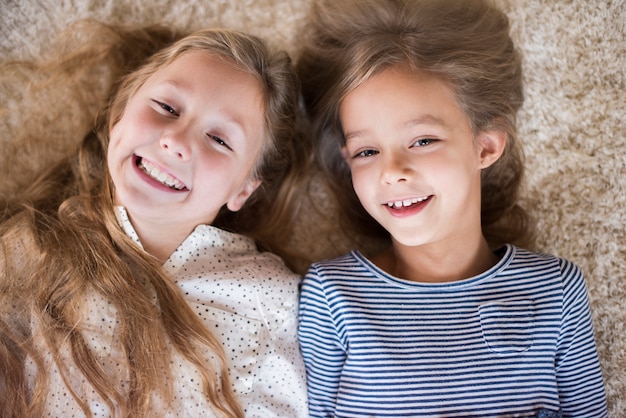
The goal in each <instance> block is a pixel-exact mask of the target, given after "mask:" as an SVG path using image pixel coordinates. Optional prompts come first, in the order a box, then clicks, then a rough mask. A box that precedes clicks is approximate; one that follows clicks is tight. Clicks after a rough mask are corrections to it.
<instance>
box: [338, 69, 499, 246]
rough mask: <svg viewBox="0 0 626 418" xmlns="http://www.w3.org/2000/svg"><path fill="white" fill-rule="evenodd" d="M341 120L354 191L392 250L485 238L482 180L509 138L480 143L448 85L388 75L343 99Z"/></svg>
mask: <svg viewBox="0 0 626 418" xmlns="http://www.w3.org/2000/svg"><path fill="white" fill-rule="evenodd" d="M340 119H341V124H342V128H343V131H344V135H345V138H346V146H345V147H344V148H343V152H344V156H345V158H346V161H347V163H348V165H349V166H350V170H351V172H352V181H353V186H354V189H355V192H356V194H357V196H358V197H359V200H360V201H361V203H362V204H363V207H364V208H365V210H367V212H368V213H369V214H370V215H371V216H372V217H373V218H374V219H376V221H378V222H379V223H380V224H381V225H382V226H383V227H384V228H385V229H386V230H387V231H389V233H390V234H391V236H392V240H393V242H394V245H396V246H397V245H402V246H408V247H416V246H422V245H429V244H438V243H448V244H449V243H452V242H455V240H456V242H467V241H474V242H476V241H477V240H479V239H480V238H481V237H482V232H481V224H480V173H481V170H482V169H483V168H485V167H487V166H488V165H490V164H491V163H493V162H494V161H495V160H496V159H497V158H498V157H499V155H500V153H501V149H502V148H503V146H504V143H505V135H504V134H500V133H496V132H485V133H481V134H479V135H478V136H475V135H474V133H473V131H472V129H471V126H470V122H469V119H468V118H467V116H466V115H465V113H464V112H463V111H462V110H461V108H460V107H459V105H458V104H457V102H456V100H455V98H454V95H453V94H452V91H451V90H450V89H449V88H448V86H447V85H446V84H445V83H444V82H442V81H441V80H439V79H437V78H434V77H432V76H427V75H424V74H419V73H416V72H415V71H410V70H408V69H405V68H404V67H391V68H388V69H386V70H384V71H383V72H381V73H380V74H377V75H375V76H373V77H372V78H370V79H369V80H368V81H366V82H365V83H363V84H362V85H360V86H359V87H357V88H356V89H355V90H353V91H352V92H350V93H349V94H348V95H347V96H346V98H345V99H344V100H343V102H342V104H341V107H340ZM459 240H460V241H459Z"/></svg>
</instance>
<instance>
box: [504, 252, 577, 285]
mask: <svg viewBox="0 0 626 418" xmlns="http://www.w3.org/2000/svg"><path fill="white" fill-rule="evenodd" d="M510 249H511V252H512V257H511V263H510V264H509V266H508V269H509V270H510V271H514V270H518V269H521V270H525V271H526V273H527V274H533V275H536V276H537V277H541V276H555V277H558V278H559V279H560V281H561V283H562V285H563V287H564V288H567V287H569V286H571V285H573V284H574V285H576V284H578V286H580V285H583V286H584V277H583V273H582V270H581V268H580V267H579V266H578V265H577V264H576V263H574V262H573V261H571V260H568V259H566V258H563V257H560V256H557V255H553V254H548V253H542V252H534V251H529V250H525V249H522V248H518V247H514V246H511V247H510Z"/></svg>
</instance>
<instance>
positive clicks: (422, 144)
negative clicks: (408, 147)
mask: <svg viewBox="0 0 626 418" xmlns="http://www.w3.org/2000/svg"><path fill="white" fill-rule="evenodd" d="M436 141H437V140H436V139H433V138H421V139H418V140H417V141H415V142H414V143H413V146H414V147H425V146H426V145H430V144H432V143H434V142H436Z"/></svg>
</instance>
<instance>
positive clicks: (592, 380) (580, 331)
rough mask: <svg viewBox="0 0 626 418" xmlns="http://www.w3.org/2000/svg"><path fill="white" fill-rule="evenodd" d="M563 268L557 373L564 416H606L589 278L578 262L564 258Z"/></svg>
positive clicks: (562, 261) (561, 261)
mask: <svg viewBox="0 0 626 418" xmlns="http://www.w3.org/2000/svg"><path fill="white" fill-rule="evenodd" d="M560 267H561V274H562V276H563V286H564V288H563V292H564V295H563V320H562V325H561V333H560V336H559V340H558V342H557V353H556V376H557V384H558V387H559V397H560V401H561V408H562V409H563V417H580V416H585V417H588V418H591V417H606V416H607V406H606V395H605V393H604V384H603V380H602V372H601V370H600V363H599V360H598V353H597V349H596V342H595V337H594V334H593V324H592V320H591V310H590V308H589V300H588V296H587V287H586V286H585V280H584V277H583V274H582V272H581V271H580V269H579V268H578V267H577V266H576V265H575V264H573V263H571V262H569V261H567V260H562V259H561V260H560Z"/></svg>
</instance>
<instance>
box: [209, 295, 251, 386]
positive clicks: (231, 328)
mask: <svg viewBox="0 0 626 418" xmlns="http://www.w3.org/2000/svg"><path fill="white" fill-rule="evenodd" d="M204 310H205V314H204V315H203V317H204V318H203V319H204V322H205V324H206V326H207V327H208V329H209V330H210V331H211V332H212V333H213V335H214V336H215V337H216V338H217V339H218V341H220V342H221V343H222V347H223V348H224V353H225V354H226V360H227V361H228V375H229V377H230V381H231V384H232V386H233V389H234V390H235V393H237V394H246V393H249V392H250V391H251V390H252V386H253V384H254V380H255V378H256V376H255V373H256V367H257V361H258V356H259V350H260V346H261V328H262V326H263V324H262V322H261V321H259V320H257V319H253V318H248V317H245V316H241V315H237V314H235V313H232V312H228V311H224V310H221V309H217V308H213V307H206V306H205V307H204Z"/></svg>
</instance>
